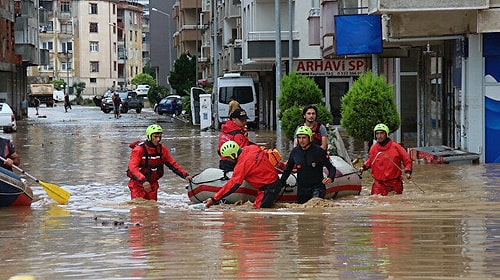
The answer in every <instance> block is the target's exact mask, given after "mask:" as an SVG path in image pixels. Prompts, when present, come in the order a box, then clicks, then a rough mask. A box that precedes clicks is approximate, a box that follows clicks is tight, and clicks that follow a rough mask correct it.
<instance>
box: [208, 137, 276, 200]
mask: <svg viewBox="0 0 500 280" xmlns="http://www.w3.org/2000/svg"><path fill="white" fill-rule="evenodd" d="M220 152H221V155H222V156H223V157H225V158H226V159H227V160H230V161H233V162H234V163H235V167H234V172H233V175H232V177H231V179H229V181H227V183H226V184H224V186H222V187H221V189H220V190H219V191H218V192H217V193H216V194H215V195H214V196H213V197H211V198H209V199H207V200H205V201H204V203H205V207H207V208H208V207H210V206H212V205H214V204H219V202H220V201H221V200H222V199H224V197H226V196H228V195H230V194H231V193H233V192H234V191H235V190H236V189H238V188H239V187H240V186H241V184H243V181H247V182H248V183H249V184H250V185H252V186H253V187H254V188H256V189H257V190H258V192H257V195H256V196H255V202H254V204H253V207H254V208H272V207H273V206H274V202H275V200H276V198H277V197H278V194H279V192H280V190H281V183H280V181H279V177H278V172H277V171H276V169H275V168H274V166H273V165H272V164H271V162H270V161H269V159H268V157H267V153H266V151H264V150H263V149H261V148H260V147H259V146H257V145H249V146H246V147H244V148H240V146H239V145H238V144H237V143H236V142H234V141H227V142H226V143H224V144H223V145H222V147H221V149H220Z"/></svg>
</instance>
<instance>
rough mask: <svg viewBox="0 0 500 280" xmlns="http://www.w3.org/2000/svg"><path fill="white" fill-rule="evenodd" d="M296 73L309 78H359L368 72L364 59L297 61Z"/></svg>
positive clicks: (295, 65)
mask: <svg viewBox="0 0 500 280" xmlns="http://www.w3.org/2000/svg"><path fill="white" fill-rule="evenodd" d="M293 69H294V71H295V72H296V73H299V74H304V75H307V76H359V75H361V74H363V73H364V72H366V71H367V70H368V60H367V59H364V58H347V59H325V60H297V61H294V62H293Z"/></svg>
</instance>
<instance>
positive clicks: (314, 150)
mask: <svg viewBox="0 0 500 280" xmlns="http://www.w3.org/2000/svg"><path fill="white" fill-rule="evenodd" d="M295 136H296V138H297V142H298V146H297V147H295V148H293V149H292V151H291V152H290V157H289V159H288V161H287V163H286V166H285V170H284V171H283V175H281V182H282V185H283V186H285V185H286V180H287V179H288V176H290V174H291V173H292V170H293V169H294V168H296V169H297V202H298V203H300V204H302V203H306V202H307V201H309V199H311V198H313V197H319V198H325V195H326V186H325V185H326V184H330V183H332V182H333V180H334V179H335V174H336V172H337V169H336V168H335V166H333V164H332V163H331V162H330V156H329V155H328V154H327V152H326V151H325V150H324V149H322V148H321V147H320V146H318V145H316V144H314V143H313V132H312V130H311V128H309V127H308V126H305V125H304V126H301V127H299V128H298V129H297V131H296V132H295ZM323 167H326V168H327V169H328V177H327V178H323Z"/></svg>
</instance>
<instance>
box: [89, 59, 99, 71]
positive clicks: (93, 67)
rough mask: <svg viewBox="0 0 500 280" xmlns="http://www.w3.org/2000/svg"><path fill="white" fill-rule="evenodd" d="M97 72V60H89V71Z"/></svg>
mask: <svg viewBox="0 0 500 280" xmlns="http://www.w3.org/2000/svg"><path fill="white" fill-rule="evenodd" d="M98 72H99V61H91V62H90V73H98Z"/></svg>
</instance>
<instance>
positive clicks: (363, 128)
mask: <svg viewBox="0 0 500 280" xmlns="http://www.w3.org/2000/svg"><path fill="white" fill-rule="evenodd" d="M341 105H342V119H341V121H340V124H341V125H342V127H344V128H345V129H346V131H347V133H348V134H349V135H350V136H352V137H353V138H354V139H357V140H362V141H370V140H372V139H373V128H374V127H375V125H377V124H378V123H384V124H386V125H387V126H388V127H389V130H390V131H391V132H393V131H396V130H397V129H398V128H399V126H400V124H401V121H400V119H399V114H398V111H397V107H396V103H395V102H394V97H393V90H392V85H389V84H387V83H386V82H385V79H384V77H383V76H379V77H376V76H374V75H373V73H372V72H366V73H365V74H363V75H361V76H360V77H359V79H358V80H356V81H355V82H354V83H353V85H352V87H351V88H350V89H349V91H348V92H347V94H346V95H344V96H343V97H342V99H341Z"/></svg>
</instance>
